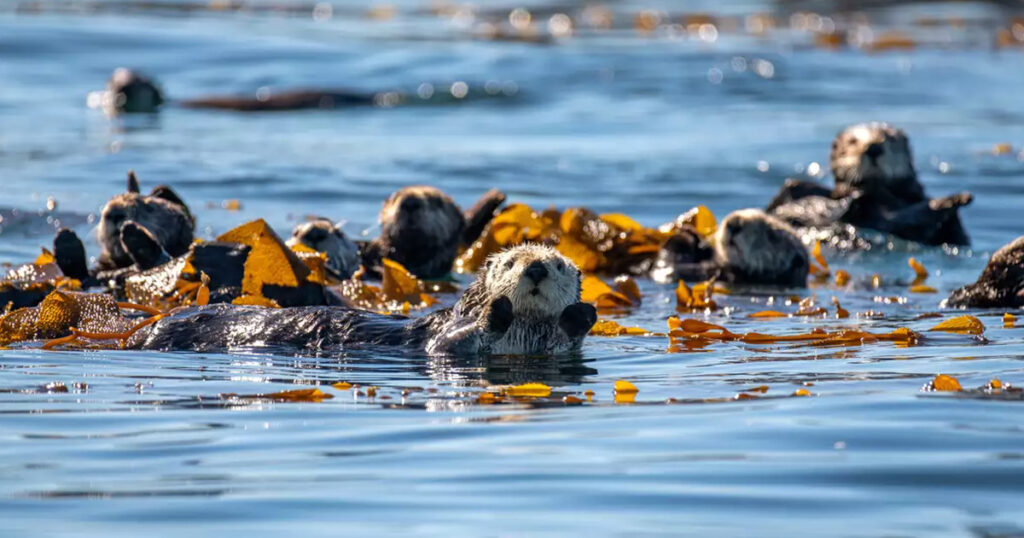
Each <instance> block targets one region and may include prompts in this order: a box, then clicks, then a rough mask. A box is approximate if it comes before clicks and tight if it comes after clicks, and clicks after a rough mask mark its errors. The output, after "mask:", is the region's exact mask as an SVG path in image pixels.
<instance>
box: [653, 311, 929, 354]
mask: <svg viewBox="0 0 1024 538" xmlns="http://www.w3.org/2000/svg"><path fill="white" fill-rule="evenodd" d="M668 328H669V333H668V335H669V337H670V338H671V339H672V341H673V343H675V342H676V340H682V341H695V342H697V343H698V345H707V344H708V343H711V342H716V341H717V342H743V343H747V344H775V343H794V344H797V345H803V346H850V345H861V344H865V343H871V342H894V343H896V344H898V345H907V346H909V345H915V344H917V342H918V340H919V338H920V335H919V334H918V333H916V332H914V331H912V330H910V329H907V328H899V329H895V330H893V331H891V332H888V333H870V332H866V331H860V330H855V329H845V330H840V331H832V332H829V331H826V330H824V329H820V328H816V329H812V330H811V331H810V332H807V333H798V334H788V335H771V334H763V333H757V332H748V333H734V332H732V331H730V330H729V329H727V328H725V327H723V326H721V325H715V324H712V323H707V322H705V321H700V320H697V319H692V318H688V319H680V318H678V317H675V316H673V317H670V318H668ZM669 351H673V350H672V349H671V348H670V349H669Z"/></svg>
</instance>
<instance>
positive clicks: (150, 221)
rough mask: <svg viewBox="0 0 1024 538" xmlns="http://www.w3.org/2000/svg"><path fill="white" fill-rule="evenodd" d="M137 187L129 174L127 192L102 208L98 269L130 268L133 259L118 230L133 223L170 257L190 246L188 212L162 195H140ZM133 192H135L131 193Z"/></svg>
mask: <svg viewBox="0 0 1024 538" xmlns="http://www.w3.org/2000/svg"><path fill="white" fill-rule="evenodd" d="M132 185H135V188H133V187H132ZM137 185H138V184H137V182H135V180H134V174H131V173H129V192H125V193H122V194H118V195H117V196H114V197H113V198H111V199H110V201H109V202H107V204H106V206H104V208H103V212H102V214H101V216H100V224H99V227H98V229H97V236H98V239H99V243H100V246H101V248H102V250H101V252H100V258H99V266H100V269H102V270H110V269H118V268H124V267H130V266H132V265H133V263H134V260H133V259H132V257H131V255H130V254H129V252H128V250H127V249H126V248H125V245H124V244H123V243H122V237H121V227H122V226H123V225H124V224H125V223H127V222H134V223H135V224H136V225H138V226H139V227H141V228H143V229H145V231H146V232H148V234H149V235H150V236H152V237H153V238H154V239H156V241H157V242H158V243H159V244H160V246H161V247H162V248H163V250H164V251H165V252H166V253H167V254H168V255H169V256H171V257H175V256H181V255H182V254H185V253H186V252H187V251H188V248H189V246H190V245H191V244H192V239H193V229H194V222H193V220H192V216H191V214H190V213H189V211H188V209H187V208H186V207H185V206H184V205H182V204H178V203H175V202H173V201H170V200H168V199H167V198H166V197H163V196H154V195H149V196H143V195H142V194H140V193H139V192H137ZM162 189H164V190H165V191H166V190H169V189H168V188H167V187H162ZM133 190H134V191H135V192H131V191H133ZM171 192H172V194H173V191H171ZM174 197H175V198H177V195H174ZM178 199H179V200H180V198H178Z"/></svg>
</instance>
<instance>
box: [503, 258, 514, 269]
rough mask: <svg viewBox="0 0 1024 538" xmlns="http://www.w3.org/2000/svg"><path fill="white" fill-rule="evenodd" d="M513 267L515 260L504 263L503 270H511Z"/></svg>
mask: <svg viewBox="0 0 1024 538" xmlns="http://www.w3.org/2000/svg"><path fill="white" fill-rule="evenodd" d="M515 266H516V261H515V260H509V261H507V262H505V269H511V268H513V267H515Z"/></svg>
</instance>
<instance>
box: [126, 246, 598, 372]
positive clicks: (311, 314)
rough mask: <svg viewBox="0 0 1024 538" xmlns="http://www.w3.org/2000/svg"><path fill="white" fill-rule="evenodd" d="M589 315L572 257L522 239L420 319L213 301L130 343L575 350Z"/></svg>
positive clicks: (205, 347)
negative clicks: (455, 297) (454, 297)
mask: <svg viewBox="0 0 1024 538" xmlns="http://www.w3.org/2000/svg"><path fill="white" fill-rule="evenodd" d="M596 320H597V313H596V311H595V309H594V307H593V306H591V305H589V304H585V303H581V302H580V271H579V270H578V269H577V268H576V266H574V265H573V264H572V262H571V261H569V259H568V258H566V257H564V256H562V255H561V254H559V253H558V251H556V250H554V249H552V248H550V247H546V246H540V245H521V246H518V247H514V248H511V249H509V250H506V251H503V252H500V253H498V254H495V255H493V256H492V257H491V258H490V259H489V260H488V262H487V264H486V266H485V268H484V269H483V270H482V272H481V273H480V275H479V276H478V277H477V280H476V281H474V282H473V284H471V285H470V286H469V288H468V289H467V290H466V292H465V293H464V294H463V295H462V297H461V298H460V299H459V301H458V302H457V303H456V304H455V305H454V306H452V307H449V308H445V309H442V310H438V311H436V312H433V313H431V314H428V315H426V316H424V317H422V318H417V319H410V318H406V317H403V316H386V315H381V314H375V313H372V312H367V311H363V310H356V309H351V308H346V307H297V308H282V309H271V308H257V307H246V306H234V305H226V304H220V305H212V306H206V307H200V308H194V309H189V310H186V311H184V312H181V313H178V314H175V315H173V316H170V317H167V318H164V319H162V320H160V321H159V322H157V323H155V324H154V325H153V326H152V328H147V329H144V330H143V331H140V333H139V334H138V335H136V337H134V339H133V341H132V347H134V348H138V349H156V350H191V351H212V350H224V349H231V348H238V347H246V348H248V347H270V348H287V349H289V350H294V351H300V352H301V351H306V352H318V351H329V350H335V349H339V348H340V349H345V348H348V347H351V346H362V345H371V346H373V345H377V346H401V347H404V348H406V349H416V350H421V351H426V352H427V353H429V354H431V355H446V354H456V355H472V354H501V355H504V354H524V355H534V354H560V353H567V352H571V351H575V350H578V349H579V347H580V345H581V344H582V342H583V338H584V337H585V336H586V335H587V333H589V331H590V328H591V327H592V326H593V324H594V323H595V322H596Z"/></svg>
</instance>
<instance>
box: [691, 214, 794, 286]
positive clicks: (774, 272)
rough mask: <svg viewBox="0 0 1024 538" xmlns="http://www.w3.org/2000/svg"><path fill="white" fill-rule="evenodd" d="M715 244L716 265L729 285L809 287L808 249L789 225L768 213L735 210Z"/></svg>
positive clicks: (724, 221)
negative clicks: (732, 283) (731, 283)
mask: <svg viewBox="0 0 1024 538" xmlns="http://www.w3.org/2000/svg"><path fill="white" fill-rule="evenodd" d="M711 244H712V246H713V248H714V259H715V263H716V265H717V266H718V267H719V268H720V269H721V270H722V276H723V277H724V278H725V280H727V281H729V282H734V283H738V284H767V285H786V286H797V287H803V286H806V285H807V275H808V273H809V271H810V255H809V254H808V253H807V248H806V247H805V246H804V244H803V242H801V241H800V237H799V236H798V235H797V234H796V232H795V231H793V229H792V228H790V227H789V225H788V224H786V223H784V222H782V221H781V220H779V219H777V218H775V217H773V216H771V215H768V214H767V213H765V212H764V211H761V210H759V209H740V210H738V211H733V212H732V213H730V214H729V215H727V216H726V217H725V219H723V220H722V222H721V223H720V224H719V225H718V230H717V231H716V232H715V235H714V236H713V237H712V239H711Z"/></svg>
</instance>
